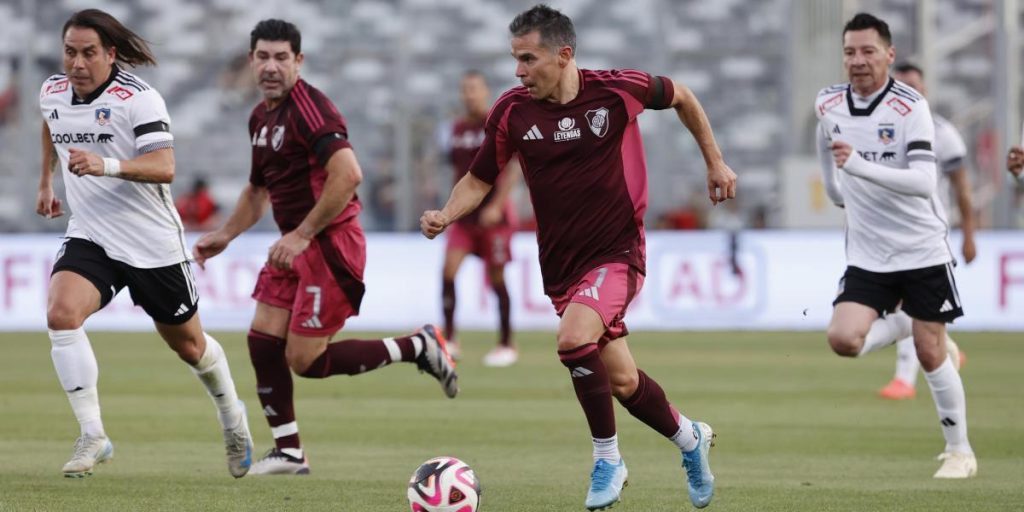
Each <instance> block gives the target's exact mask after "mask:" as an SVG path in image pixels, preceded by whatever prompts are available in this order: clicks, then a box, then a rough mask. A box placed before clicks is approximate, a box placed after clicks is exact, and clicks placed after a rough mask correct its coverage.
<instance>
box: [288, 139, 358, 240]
mask: <svg viewBox="0 0 1024 512" xmlns="http://www.w3.org/2000/svg"><path fill="white" fill-rule="evenodd" d="M325 169H326V170H327V180H326V181H325V182H324V189H323V192H321V194H320V199H318V200H317V202H316V205H314V206H313V209H312V210H310V212H309V213H308V214H307V215H306V218H305V219H303V220H302V223H301V224H299V227H298V228H296V229H295V231H297V232H298V235H299V236H301V237H302V238H305V239H306V240H310V239H312V238H313V237H314V236H316V235H317V233H319V232H320V231H321V230H323V229H324V228H325V227H326V226H327V225H328V224H330V223H331V220H333V219H334V218H335V217H337V216H338V214H339V213H341V212H342V210H344V209H345V206H346V205H348V203H349V201H351V200H352V197H353V196H355V193H356V187H358V186H359V184H360V183H362V181H363V171H362V169H360V168H359V161H358V160H356V154H355V152H354V151H352V149H351V148H345V149H341V150H338V151H335V152H334V154H333V155H331V158H330V159H329V160H328V161H327V165H326V166H325Z"/></svg>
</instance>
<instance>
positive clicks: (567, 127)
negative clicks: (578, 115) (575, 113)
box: [555, 117, 580, 142]
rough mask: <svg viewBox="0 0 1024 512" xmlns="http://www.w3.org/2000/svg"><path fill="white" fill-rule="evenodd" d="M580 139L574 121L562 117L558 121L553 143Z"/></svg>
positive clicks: (578, 130)
mask: <svg viewBox="0 0 1024 512" xmlns="http://www.w3.org/2000/svg"><path fill="white" fill-rule="evenodd" d="M578 138H580V129H579V128H576V120H575V119H573V118H571V117H563V118H562V119H561V120H560V121H558V131H556V132H555V142H562V141H567V140H576V139H578Z"/></svg>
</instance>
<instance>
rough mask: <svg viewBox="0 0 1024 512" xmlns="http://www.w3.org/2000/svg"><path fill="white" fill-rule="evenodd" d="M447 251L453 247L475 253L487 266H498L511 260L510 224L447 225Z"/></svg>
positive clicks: (459, 223) (511, 229) (457, 223)
mask: <svg viewBox="0 0 1024 512" xmlns="http://www.w3.org/2000/svg"><path fill="white" fill-rule="evenodd" d="M447 232H448V243H447V251H449V252H450V251H452V250H454V249H458V250H462V251H465V252H467V253H469V254H475V255H477V256H478V257H479V258H480V259H482V260H484V264H486V265H487V266H500V265H504V264H506V263H508V262H509V261H510V260H512V248H511V247H510V246H511V244H512V232H513V228H512V226H511V225H508V224H505V225H500V226H493V227H489V228H484V227H480V226H476V225H473V224H464V223H461V222H456V223H455V224H452V225H451V226H449V227H448V231H447Z"/></svg>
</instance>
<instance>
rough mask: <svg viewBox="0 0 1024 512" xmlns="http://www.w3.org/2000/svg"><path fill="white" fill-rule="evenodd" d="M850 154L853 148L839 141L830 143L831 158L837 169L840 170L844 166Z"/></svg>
mask: <svg viewBox="0 0 1024 512" xmlns="http://www.w3.org/2000/svg"><path fill="white" fill-rule="evenodd" d="M851 153H853V146H851V145H849V144H847V143H845V142H841V141H835V142H833V143H832V158H834V159H835V161H836V167H837V168H839V169H842V168H843V166H844V165H846V161H847V160H849V159H850V154H851Z"/></svg>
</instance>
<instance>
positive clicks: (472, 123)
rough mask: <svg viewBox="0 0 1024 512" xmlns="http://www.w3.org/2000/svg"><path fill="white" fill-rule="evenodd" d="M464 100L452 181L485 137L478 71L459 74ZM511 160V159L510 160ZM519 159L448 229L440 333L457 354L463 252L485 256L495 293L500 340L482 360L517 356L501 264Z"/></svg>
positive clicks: (508, 253)
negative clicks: (477, 204) (457, 283)
mask: <svg viewBox="0 0 1024 512" xmlns="http://www.w3.org/2000/svg"><path fill="white" fill-rule="evenodd" d="M460 92H461V97H462V106H463V108H465V115H464V116H463V117H461V118H459V119H458V120H456V121H455V123H454V124H453V126H452V131H451V134H450V137H449V143H448V155H449V159H450V160H451V163H452V169H453V170H454V171H455V181H458V180H460V179H461V178H462V177H463V176H465V175H466V173H468V172H469V165H470V164H471V163H473V158H474V157H475V156H476V153H477V151H478V150H479V149H480V144H482V143H483V141H484V121H486V119H487V108H488V107H489V101H490V95H491V91H490V89H489V88H488V87H487V80H486V79H485V78H484V75H483V74H481V73H480V72H479V71H468V72H466V73H465V74H464V75H463V76H462V83H461V89H460ZM510 163H512V164H513V165H516V164H514V162H510ZM518 173H519V169H518V165H516V168H515V169H510V170H509V171H508V172H506V173H504V174H503V175H502V176H503V177H502V179H501V180H499V182H498V184H497V185H496V186H495V187H494V190H492V191H491V192H490V193H489V194H488V195H487V197H485V198H484V200H483V202H482V203H481V205H480V208H478V209H476V210H474V211H472V212H470V213H469V214H467V215H466V216H465V217H462V218H461V219H459V220H458V221H457V222H456V223H455V224H453V225H452V226H451V229H449V230H448V245H447V247H446V248H445V255H444V269H443V279H442V288H441V302H442V304H443V307H444V335H445V338H447V339H448V350H450V351H452V355H453V356H456V354H457V352H456V351H457V350H458V345H457V344H456V343H455V342H454V339H455V277H456V275H457V274H458V272H459V267H460V266H462V261H463V260H464V259H465V258H466V255H467V254H475V255H477V256H478V257H480V258H481V259H482V260H483V261H484V265H485V267H486V269H487V279H488V281H489V282H490V284H491V288H493V289H494V294H495V295H496V296H497V297H498V315H499V326H500V329H501V332H500V336H499V338H498V346H496V347H494V348H493V349H492V350H491V351H490V352H488V353H487V355H485V356H484V365H485V366H493V367H503V366H511V365H513V364H515V362H516V360H517V359H518V357H519V356H518V352H517V351H516V349H515V347H514V346H513V345H512V327H511V321H510V319H509V316H510V315H509V310H510V309H511V304H510V303H511V301H510V300H509V296H508V288H506V287H505V264H506V263H508V262H509V261H510V260H511V259H512V250H511V243H512V233H513V232H514V231H515V220H516V219H515V208H514V207H513V205H512V202H511V200H510V199H509V191H510V190H511V189H512V186H513V185H514V182H515V180H516V176H517V175H518Z"/></svg>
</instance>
